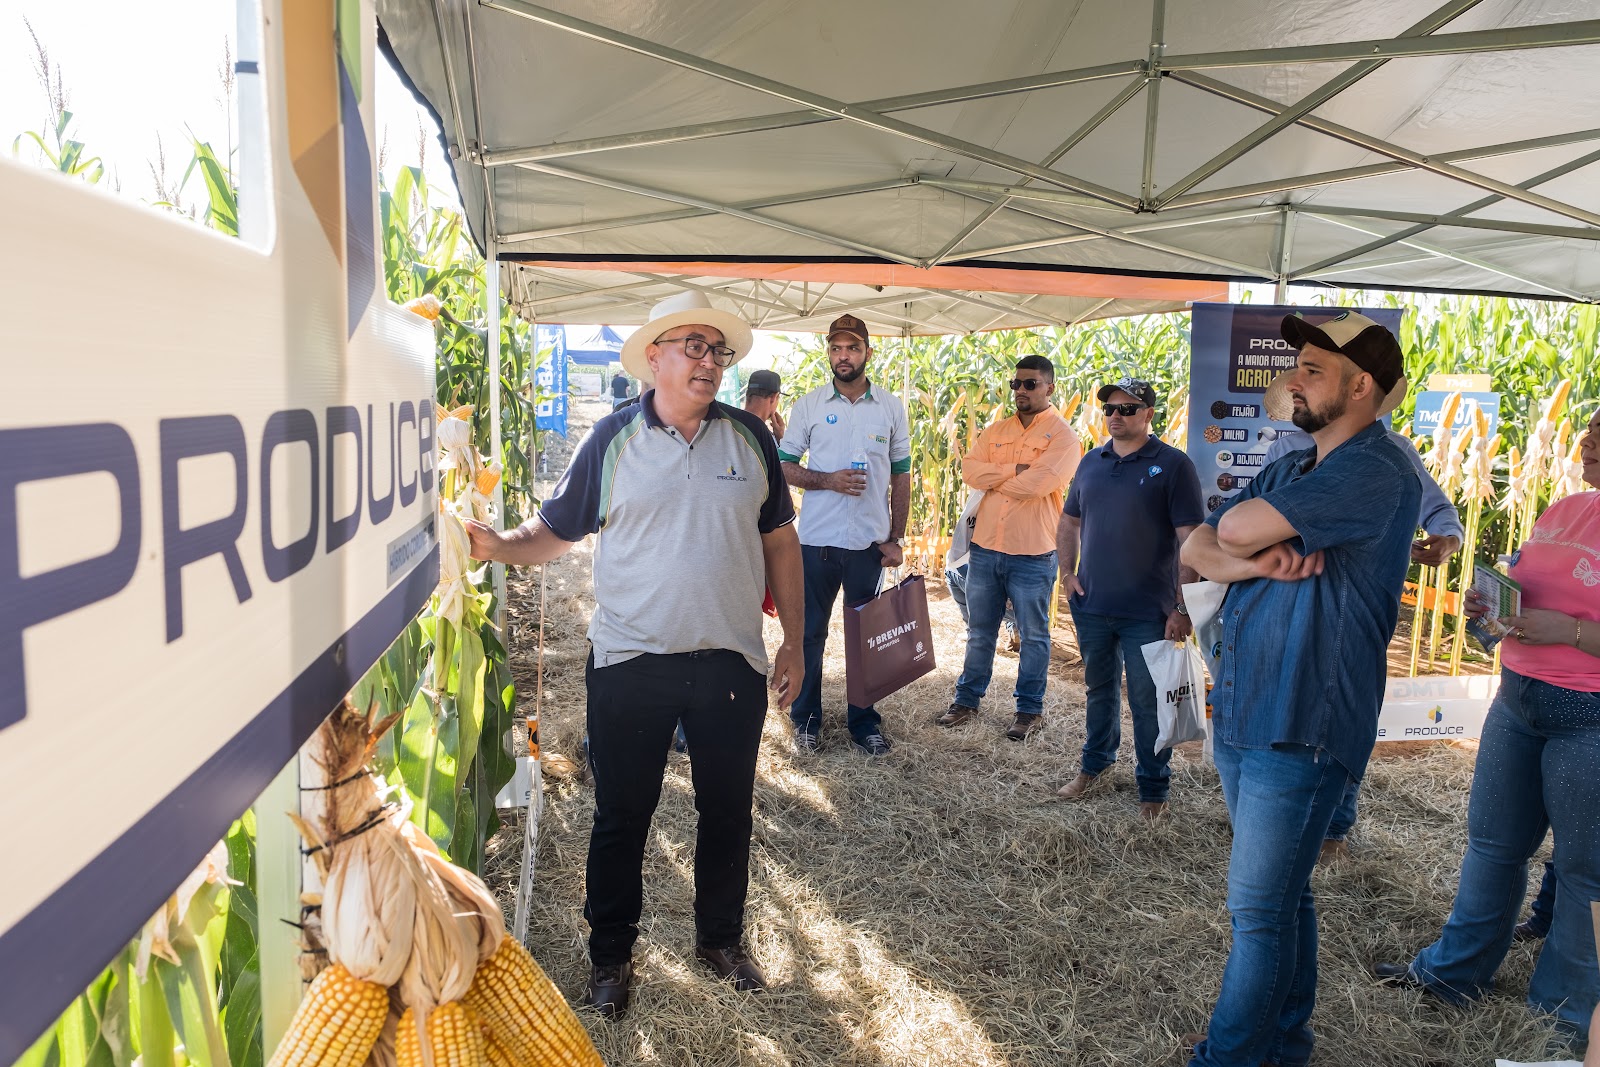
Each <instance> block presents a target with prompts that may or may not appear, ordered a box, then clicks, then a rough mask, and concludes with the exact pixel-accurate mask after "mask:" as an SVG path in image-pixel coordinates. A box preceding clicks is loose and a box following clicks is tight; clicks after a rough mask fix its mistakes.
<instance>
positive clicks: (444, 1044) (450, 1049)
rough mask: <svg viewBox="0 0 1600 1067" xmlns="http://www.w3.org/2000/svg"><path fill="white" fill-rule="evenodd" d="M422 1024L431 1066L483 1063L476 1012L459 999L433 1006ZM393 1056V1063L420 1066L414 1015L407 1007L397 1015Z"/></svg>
mask: <svg viewBox="0 0 1600 1067" xmlns="http://www.w3.org/2000/svg"><path fill="white" fill-rule="evenodd" d="M426 1026H427V1031H428V1050H429V1051H430V1052H431V1053H432V1056H433V1067H485V1065H486V1064H487V1062H488V1060H487V1058H486V1052H485V1049H484V1040H483V1030H482V1028H481V1026H480V1024H479V1021H478V1016H477V1013H476V1012H474V1011H473V1010H472V1009H471V1008H469V1007H467V1006H466V1005H465V1004H463V1003H462V1002H461V1001H459V1000H452V1001H450V1002H449V1003H448V1004H440V1005H439V1006H438V1007H437V1008H434V1009H433V1010H432V1011H431V1012H429V1013H428V1021H427V1024H426ZM394 1057H395V1063H396V1065H397V1067H423V1063H422V1042H421V1038H420V1036H419V1035H418V1034H417V1017H416V1014H415V1013H414V1012H413V1011H412V1009H410V1008H407V1009H406V1011H405V1014H404V1015H402V1016H400V1026H399V1029H398V1030H397V1031H396V1032H395V1040H394Z"/></svg>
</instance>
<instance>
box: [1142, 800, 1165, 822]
mask: <svg viewBox="0 0 1600 1067" xmlns="http://www.w3.org/2000/svg"><path fill="white" fill-rule="evenodd" d="M1166 817H1167V802H1166V801H1165V800H1141V801H1139V818H1141V819H1143V820H1144V821H1145V822H1155V821H1156V820H1157V819H1165V818H1166Z"/></svg>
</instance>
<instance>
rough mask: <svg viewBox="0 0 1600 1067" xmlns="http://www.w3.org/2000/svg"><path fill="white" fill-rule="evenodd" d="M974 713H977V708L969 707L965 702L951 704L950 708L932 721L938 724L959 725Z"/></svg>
mask: <svg viewBox="0 0 1600 1067" xmlns="http://www.w3.org/2000/svg"><path fill="white" fill-rule="evenodd" d="M976 714H978V709H977V708H969V707H967V706H966V705H965V704H951V705H950V710H949V711H947V712H945V713H944V714H943V715H941V716H939V717H938V718H937V719H935V720H934V721H935V722H937V723H938V724H939V725H940V726H960V725H961V724H962V723H964V722H966V721H967V720H968V719H970V718H972V717H973V716H974V715H976Z"/></svg>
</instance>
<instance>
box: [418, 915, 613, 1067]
mask: <svg viewBox="0 0 1600 1067" xmlns="http://www.w3.org/2000/svg"><path fill="white" fill-rule="evenodd" d="M466 1003H467V1004H468V1005H469V1006H470V1007H471V1008H472V1009H473V1010H474V1011H476V1012H477V1013H478V1015H479V1016H480V1017H481V1018H482V1019H483V1020H484V1022H486V1023H488V1024H489V1027H490V1029H491V1030H492V1031H493V1033H494V1034H495V1036H496V1038H497V1039H499V1041H500V1042H501V1043H502V1044H503V1045H504V1046H505V1049H506V1051H507V1052H508V1053H510V1055H511V1057H512V1058H513V1059H514V1060H516V1061H517V1062H518V1063H519V1064H522V1065H524V1067H545V1065H550V1067H555V1065H557V1064H559V1065H561V1067H603V1061H602V1060H601V1059H600V1054H599V1053H598V1052H596V1051H595V1047H594V1042H593V1041H591V1040H590V1039H589V1033H588V1031H586V1030H585V1029H584V1028H583V1024H582V1023H581V1022H579V1021H578V1017H577V1016H576V1015H574V1014H573V1012H572V1009H571V1008H570V1007H568V1006H567V1002H566V1000H565V999H564V998H563V997H562V996H561V991H560V990H559V989H557V988H556V986H555V983H554V982H552V981H550V979H549V977H548V976H547V975H546V974H545V973H544V971H543V970H541V969H540V967H539V965H538V964H537V963H535V962H534V959H533V957H532V956H530V955H528V950H527V949H525V948H523V947H522V946H521V945H520V944H518V943H517V941H516V940H515V939H514V938H510V937H505V938H501V940H500V947H499V948H497V949H496V950H495V953H494V955H493V956H492V957H490V958H489V959H488V960H486V961H485V962H484V963H482V964H481V965H479V967H478V973H477V974H475V975H473V978H472V986H471V988H469V989H468V990H467V996H466ZM401 1067H405V1065H404V1064H402V1065H401Z"/></svg>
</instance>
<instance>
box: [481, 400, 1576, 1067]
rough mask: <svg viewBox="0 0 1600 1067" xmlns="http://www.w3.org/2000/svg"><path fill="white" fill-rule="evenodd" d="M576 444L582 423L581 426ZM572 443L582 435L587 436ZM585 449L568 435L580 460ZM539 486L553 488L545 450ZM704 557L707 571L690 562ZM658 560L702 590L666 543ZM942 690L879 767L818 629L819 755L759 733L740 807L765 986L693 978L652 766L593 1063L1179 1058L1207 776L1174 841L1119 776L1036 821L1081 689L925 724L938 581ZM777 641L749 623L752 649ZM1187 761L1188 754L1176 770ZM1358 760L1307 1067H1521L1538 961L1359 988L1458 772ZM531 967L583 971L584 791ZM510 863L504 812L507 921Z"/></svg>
mask: <svg viewBox="0 0 1600 1067" xmlns="http://www.w3.org/2000/svg"><path fill="white" fill-rule="evenodd" d="M578 407H579V414H580V420H579V421H580V423H582V424H587V423H588V422H590V421H592V419H593V418H594V417H595V416H596V413H597V412H603V411H604V408H603V406H601V404H600V403H599V402H584V403H580V404H579V405H578ZM580 432H581V431H580ZM576 436H577V434H576V433H575V434H574V438H576ZM551 466H552V476H553V475H554V474H557V473H559V470H560V468H561V467H563V466H564V457H563V455H562V454H561V453H559V452H558V453H556V454H555V455H553V456H552V464H551ZM712 554H714V553H712ZM589 562H590V555H589V551H588V546H587V545H580V546H579V547H578V548H577V549H576V550H575V551H574V552H573V553H572V554H571V555H570V556H569V557H567V558H566V559H563V560H561V561H559V562H558V563H556V564H553V565H551V566H550V567H549V568H548V569H547V575H546V586H545V592H544V598H545V609H544V623H545V631H544V666H543V692H544V719H543V727H542V730H541V735H542V739H543V742H544V745H545V748H546V750H547V751H553V752H559V753H563V754H566V755H570V756H573V757H576V756H577V753H578V745H579V741H580V739H581V737H582V735H583V709H584V690H583V662H584V657H585V655H586V652H587V648H586V643H585V639H584V630H585V627H586V625H587V621H588V612H589V608H590V605H591V603H592V601H591V592H590V586H589ZM662 562H663V565H670V566H701V565H704V566H709V563H708V562H707V554H706V553H704V552H703V550H700V549H695V548H692V547H688V546H670V545H663V546H662ZM513 589H514V593H513V596H512V609H513V610H512V618H513V620H514V626H515V628H514V632H513V635H512V658H513V666H514V669H515V670H516V673H517V682H518V699H519V702H520V703H521V704H523V705H524V706H526V705H527V704H529V703H530V702H532V701H533V699H534V695H535V669H536V662H537V659H538V647H537V644H538V634H537V617H538V615H537V613H538V602H539V601H538V584H537V580H536V579H534V580H530V579H528V578H527V577H526V576H523V577H521V578H520V579H518V580H515V581H514V582H513ZM930 600H931V601H932V603H931V604H930V608H931V612H932V622H933V628H934V632H935V647H936V652H937V656H938V661H939V668H938V670H936V671H935V672H934V673H933V674H931V675H929V676H928V677H926V678H924V679H922V680H921V681H919V682H917V683H915V684H914V685H912V686H910V687H908V688H907V689H905V690H903V691H902V692H900V693H898V694H896V695H895V696H893V697H892V698H890V699H889V700H886V701H885V702H883V704H882V705H880V707H881V710H882V711H883V714H884V719H885V732H886V733H887V734H888V736H889V737H890V738H891V740H892V741H893V742H894V744H895V748H894V751H893V752H892V753H891V754H890V755H889V756H888V757H887V758H884V759H881V760H876V761H872V760H868V759H867V758H866V757H865V756H862V755H860V754H857V753H856V752H855V751H854V750H852V749H851V748H850V747H849V745H848V737H847V735H846V734H845V731H844V728H843V722H842V712H843V702H844V692H843V690H844V657H843V652H842V634H841V632H840V627H839V624H838V622H837V620H836V622H835V627H834V633H833V637H832V639H831V640H830V644H829V649H828V658H827V663H826V679H827V682H826V688H825V690H824V707H825V710H826V714H827V716H828V718H827V721H826V723H825V728H824V730H825V732H824V739H823V740H824V749H823V751H822V752H821V753H820V754H819V755H817V756H815V757H811V758H808V759H801V758H798V757H796V756H794V755H793V754H791V752H790V750H789V746H788V728H787V727H788V720H787V716H786V715H784V714H782V713H779V712H776V711H774V712H772V713H771V714H770V715H769V717H768V720H767V727H766V732H765V736H764V739H763V742H762V749H761V759H760V767H759V774H758V779H757V785H756V800H755V840H754V843H753V857H752V865H751V887H750V899H749V907H748V913H747V936H748V942H749V947H750V949H751V951H752V953H753V955H754V956H755V957H756V958H757V959H758V960H759V961H760V962H761V963H762V964H763V966H764V967H765V968H766V971H767V974H768V977H769V978H770V979H771V980H772V983H773V988H772V989H771V991H770V992H769V993H768V994H767V995H765V996H761V997H752V996H749V995H745V994H739V993H735V992H733V991H732V990H731V989H729V988H728V987H726V986H724V985H722V984H721V983H718V982H716V981H715V980H713V979H712V978H711V976H710V975H709V973H708V972H706V971H704V970H703V969H702V968H701V967H700V966H699V965H697V964H696V962H695V960H694V957H693V922H692V912H691V899H692V875H691V872H692V857H693V849H694V819H695V816H694V807H693V793H692V790H691V786H690V780H689V764H688V760H687V757H685V756H681V755H674V756H672V757H670V759H669V761H668V765H667V773H666V781H665V785H664V787H663V791H662V799H661V806H660V808H659V809H658V811H657V813H656V820H655V824H654V828H653V830H652V839H651V842H650V845H649V848H648V850H647V853H646V857H645V885H646V894H645V915H644V920H643V924H642V936H641V938H640V941H639V945H638V948H637V950H636V955H635V964H636V967H637V979H636V981H637V984H636V988H635V993H634V1002H633V1007H632V1009H631V1010H630V1011H629V1013H628V1014H627V1015H626V1016H625V1017H624V1018H623V1019H621V1020H618V1021H615V1022H606V1021H605V1020H602V1019H601V1018H599V1017H598V1016H596V1015H594V1014H592V1013H589V1012H582V1013H581V1015H582V1018H583V1019H584V1022H585V1024H586V1025H587V1026H588V1027H589V1029H590V1032H591V1033H592V1034H593V1035H594V1037H595V1041H596V1044H597V1046H598V1047H599V1049H600V1052H601V1054H602V1055H603V1056H604V1057H605V1059H606V1061H607V1062H608V1063H611V1064H615V1065H621V1064H634V1063H648V1064H696V1065H713V1064H761V1065H765V1064H772V1065H777V1064H793V1065H812V1064H816V1065H821V1064H860V1065H869V1064H872V1065H876V1064H883V1065H891V1064H892V1065H902V1064H904V1065H911V1064H939V1065H944V1064H972V1065H989V1064H1028V1065H1040V1067H1045V1065H1051V1067H1055V1065H1066V1064H1108V1065H1135V1064H1138V1065H1146V1064H1157V1065H1159V1064H1179V1063H1182V1062H1183V1058H1182V1056H1181V1055H1180V1054H1179V1052H1178V1039H1179V1035H1181V1034H1183V1033H1185V1032H1187V1031H1193V1030H1200V1029H1203V1028H1204V1026H1205V1023H1206V1020H1207V1018H1208V1016H1209V1012H1210V1008H1211V1004H1212V1002H1213V1000H1214V999H1215V996H1216V992H1217V987H1218V984H1219V981H1220V979H1221V974H1222V965H1223V961H1224V959H1225V958H1226V954H1227V950H1228V943H1229V932H1228V917H1227V912H1226V910H1225V907H1224V898H1225V886H1226V874H1227V861H1228V851H1229V841H1230V834H1229V828H1228V821H1227V814H1226V811H1225V808H1224V806H1223V801H1222V794H1221V790H1220V788H1219V785H1218V781H1217V776H1216V773H1215V771H1214V770H1213V769H1212V768H1211V767H1210V766H1209V765H1207V764H1205V763H1204V762H1203V761H1202V760H1201V757H1200V754H1199V753H1198V751H1195V752H1192V753H1186V752H1185V751H1182V750H1180V752H1179V753H1178V754H1176V755H1175V756H1174V759H1173V789H1172V813H1171V817H1170V818H1168V819H1165V820H1163V821H1162V822H1160V823H1158V824H1156V825H1154V826H1147V825H1145V824H1143V823H1142V822H1141V821H1140V820H1139V818H1138V815H1137V806H1138V805H1137V794H1136V792H1135V791H1134V784H1133V780H1132V772H1131V769H1130V767H1129V765H1128V762H1127V761H1128V758H1129V757H1130V756H1131V745H1132V731H1131V727H1125V729H1124V732H1123V736H1124V749H1123V759H1122V762H1119V764H1118V765H1117V767H1116V768H1115V769H1114V771H1112V772H1111V775H1112V785H1113V788H1112V789H1111V790H1109V791H1106V792H1103V793H1101V794H1100V795H1098V796H1095V797H1093V798H1092V799H1089V800H1087V801H1084V802H1080V803H1076V804H1068V803H1062V802H1058V801H1056V800H1055V799H1054V791H1055V789H1056V787H1057V786H1059V785H1060V784H1062V783H1063V782H1065V781H1066V780H1067V779H1068V778H1070V777H1071V775H1072V773H1074V772H1075V770H1076V766H1077V763H1076V761H1077V753H1078V750H1079V747H1080V746H1081V745H1082V742H1083V726H1082V722H1083V678H1082V672H1081V670H1079V669H1077V668H1076V667H1075V666H1074V665H1073V663H1072V656H1071V654H1070V648H1071V644H1072V643H1071V635H1070V633H1069V632H1065V631H1064V632H1062V633H1060V634H1058V635H1057V636H1058V642H1057V645H1058V650H1057V655H1056V659H1055V662H1054V663H1053V665H1052V669H1051V676H1050V687H1049V692H1048V695H1047V698H1046V720H1045V721H1046V724H1047V725H1046V726H1045V727H1044V729H1042V730H1041V731H1040V732H1039V733H1037V734H1036V735H1035V736H1034V737H1032V738H1031V739H1030V740H1029V741H1027V742H1026V743H1024V744H1020V745H1019V744H1015V743H1012V742H1010V741H1007V740H1006V739H1005V738H1004V737H1003V736H1002V730H1003V728H1004V726H1005V724H1006V723H1007V722H1008V721H1009V710H1010V709H1009V702H1010V701H1009V694H1010V692H1011V689H1012V686H1013V684H1014V682H1015V675H1016V659H1015V657H1014V656H1010V655H1007V654H1004V653H1002V654H1001V655H1000V656H999V657H998V660H997V664H996V675H995V681H994V684H993V686H992V689H991V694H992V695H991V697H990V699H988V700H986V701H985V706H984V708H983V709H982V711H983V714H982V719H981V721H979V722H974V723H970V724H968V725H966V726H964V727H961V728H958V729H956V730H954V731H946V730H943V729H941V728H939V727H938V726H936V725H934V723H933V719H934V718H935V717H936V715H937V714H938V713H939V712H941V711H942V710H943V708H944V707H945V705H947V704H948V702H949V699H950V695H951V691H952V688H953V685H954V681H955V677H956V674H957V673H958V672H959V667H960V662H961V655H962V645H963V628H962V625H961V619H960V615H959V614H958V612H957V611H956V608H955V605H954V603H952V602H951V601H950V600H949V599H948V597H947V596H946V595H945V594H944V590H943V587H942V585H941V584H939V583H938V582H937V581H931V582H930ZM777 639H778V632H777V627H776V623H775V622H769V633H768V640H769V645H775V644H776V642H777ZM1198 747H1199V746H1198V745H1193V746H1184V748H1185V749H1188V748H1194V749H1198ZM1395 748H1396V746H1380V749H1379V753H1380V754H1379V757H1378V758H1377V759H1375V760H1374V762H1373V764H1372V767H1371V770H1370V773H1369V775H1368V778H1367V785H1366V788H1365V791H1364V793H1363V804H1362V812H1361V819H1360V821H1359V822H1358V824H1357V828H1356V831H1355V833H1354V834H1353V835H1352V839H1351V845H1352V851H1353V858H1352V859H1351V860H1350V861H1349V862H1347V863H1345V864H1343V865H1341V866H1339V867H1336V868H1333V869H1331V870H1319V872H1318V874H1317V875H1316V878H1315V889H1316V892H1317V897H1318V907H1319V911H1320V916H1321V935H1322V950H1321V957H1320V958H1321V968H1322V970H1321V983H1320V988H1319V991H1318V1005H1317V1012H1316V1016H1315V1020H1314V1022H1315V1026H1316V1030H1317V1033H1318V1037H1319V1046H1318V1053H1317V1057H1316V1061H1315V1062H1317V1063H1321V1064H1361V1065H1363V1067H1389V1065H1393V1067H1423V1065H1440V1067H1443V1065H1452V1067H1454V1065H1479V1064H1482V1065H1490V1064H1492V1063H1493V1062H1494V1058H1495V1057H1496V1056H1505V1057H1509V1058H1512V1059H1540V1058H1543V1054H1544V1052H1545V1047H1546V1042H1547V1040H1548V1037H1549V1031H1548V1030H1547V1028H1546V1027H1545V1025H1544V1024H1543V1023H1542V1022H1541V1021H1539V1020H1536V1019H1533V1018H1531V1017H1530V1016H1529V1014H1528V1012H1527V1011H1526V1009H1525V1006H1524V1001H1523V996H1524V993H1525V991H1526V987H1527V981H1528V976H1529V974H1530V971H1531V968H1532V960H1533V953H1534V952H1535V951H1536V949H1535V948H1529V947H1526V946H1523V945H1517V946H1514V947H1513V949H1512V953H1511V955H1510V957H1509V958H1508V960H1507V962H1506V965H1505V967H1504V968H1503V969H1502V972H1501V974H1500V979H1499V991H1498V992H1497V993H1496V995H1494V996H1493V997H1492V998H1490V999H1489V1000H1488V1001H1487V1002H1486V1003H1485V1004H1483V1005H1482V1006H1480V1007H1479V1008H1477V1009H1476V1010H1475V1011H1472V1012H1470V1013H1467V1012H1460V1011H1456V1010H1451V1009H1446V1008H1442V1007H1439V1006H1436V1005H1434V1004H1433V1003H1431V1002H1428V1001H1424V1000H1422V999H1421V998H1419V996H1418V995H1417V994H1415V993H1410V992H1404V991H1395V990H1388V989H1381V988H1378V987H1376V986H1375V985H1374V984H1373V983H1372V982H1371V981H1370V980H1369V979H1368V978H1367V977H1366V975H1365V968H1366V966H1367V965H1368V963H1369V962H1370V961H1372V960H1373V959H1375V958H1376V959H1397V960H1403V959H1406V958H1409V957H1408V954H1409V953H1410V952H1411V951H1413V950H1415V949H1417V948H1419V947H1421V946H1422V945H1424V944H1426V943H1428V942H1429V941H1431V940H1432V939H1433V937H1434V936H1435V935H1436V934H1437V932H1438V928H1439V925H1440V924H1441V923H1442V922H1443V920H1444V918H1445V916H1446V915H1447V914H1448V911H1449V907H1450V902H1451V899H1452V895H1453V893H1454V889H1455V882H1456V875H1457V872H1458V870H1459V866H1460V858H1461V852H1462V848H1463V842H1464V818H1465V810H1466V799H1467V790H1468V786H1469V784H1470V781H1471V776H1472V763H1473V755H1472V753H1471V751H1470V750H1469V749H1467V748H1463V747H1454V746H1450V745H1447V744H1426V745H1415V746H1409V749H1408V750H1406V751H1402V752H1396V751H1395ZM546 789H547V801H546V807H545V813H544V819H543V824H542V826H541V833H540V848H539V856H538V869H537V874H536V876H535V882H534V887H533V897H534V905H533V909H532V918H531V922H530V931H529V938H528V941H529V947H530V948H531V949H532V951H533V953H534V955H535V957H536V958H537V959H538V960H539V961H540V962H541V964H543V966H544V967H545V969H546V970H547V971H548V972H549V973H550V975H551V977H552V978H554V979H555V981H556V983H557V984H558V985H559V986H560V987H561V989H562V990H563V991H564V992H565V993H566V994H567V996H568V998H569V999H570V1000H571V1001H573V1002H574V1003H576V1002H577V1000H578V998H579V996H580V995H581V993H582V989H583V985H584V981H585V979H586V977H587V973H588V963H587V958H586V955H585V951H584V938H585V936H586V927H585V925H584V922H583V917H582V902H583V892H584V890H583V882H584V873H583V872H584V858H585V852H586V848H587V844H588V831H589V826H590V822H591V819H592V813H593V797H592V794H591V791H590V789H589V788H588V786H587V785H586V784H585V783H584V782H582V781H581V780H578V779H576V778H569V779H565V780H561V781H548V782H547V786H546ZM521 843H522V827H521V824H520V818H519V816H516V815H512V816H511V818H510V820H509V821H508V823H507V825H506V827H505V828H504V829H503V830H502V831H501V833H500V834H499V835H498V836H497V837H496V839H495V840H494V842H492V844H491V858H490V863H489V866H490V871H489V874H490V881H491V884H493V885H494V886H495V888H496V890H497V892H499V894H500V895H501V898H502V900H503V901H505V902H506V903H507V905H508V908H509V903H510V900H511V897H512V895H513V893H514V891H515V882H516V878H517V872H518V863H519V860H520V853H521Z"/></svg>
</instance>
